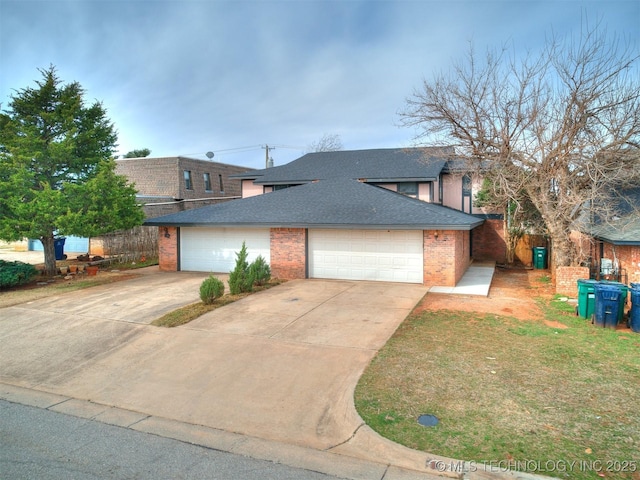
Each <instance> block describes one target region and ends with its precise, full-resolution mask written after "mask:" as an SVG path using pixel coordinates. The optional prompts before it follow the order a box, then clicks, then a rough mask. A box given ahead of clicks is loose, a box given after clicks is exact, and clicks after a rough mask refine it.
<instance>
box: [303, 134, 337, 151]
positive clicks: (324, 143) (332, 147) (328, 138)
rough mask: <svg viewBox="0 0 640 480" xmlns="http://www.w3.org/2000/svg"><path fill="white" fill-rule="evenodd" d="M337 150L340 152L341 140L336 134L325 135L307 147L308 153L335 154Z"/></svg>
mask: <svg viewBox="0 0 640 480" xmlns="http://www.w3.org/2000/svg"><path fill="white" fill-rule="evenodd" d="M339 150H342V139H341V138H340V135H338V134H336V133H333V134H329V133H325V134H324V135H323V136H322V138H320V140H318V141H317V142H313V143H310V144H309V145H308V146H307V151H308V152H337V151H339Z"/></svg>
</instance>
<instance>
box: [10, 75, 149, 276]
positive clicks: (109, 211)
mask: <svg viewBox="0 0 640 480" xmlns="http://www.w3.org/2000/svg"><path fill="white" fill-rule="evenodd" d="M40 73H41V74H42V79H41V80H39V81H36V87H27V88H24V89H21V90H18V91H16V93H15V94H14V95H13V96H12V97H11V101H10V103H9V109H8V110H7V111H4V112H2V113H0V191H1V192H2V195H0V239H3V240H8V241H12V240H19V239H21V238H25V237H28V238H38V239H40V241H41V242H42V245H43V246H44V255H45V273H46V274H47V275H54V274H55V273H56V270H57V269H56V260H55V250H54V240H55V237H56V236H57V235H79V236H95V235H101V234H104V233H107V232H110V231H114V230H120V229H127V228H132V227H134V226H136V225H139V224H141V223H142V221H143V219H144V214H143V212H142V210H141V208H140V207H138V206H137V205H136V200H135V194H136V192H135V189H134V188H133V186H132V185H130V184H128V183H127V180H126V178H125V177H121V176H118V175H116V174H115V162H114V161H113V160H112V158H113V155H114V152H115V146H116V141H117V136H116V131H115V129H114V126H113V124H112V123H111V122H110V121H109V119H108V118H107V116H106V111H105V109H104V107H103V106H102V104H101V103H99V102H94V103H93V104H91V105H89V106H87V105H85V103H84V101H83V95H84V90H83V89H82V87H81V86H80V84H79V83H77V82H73V83H70V84H67V85H62V83H61V81H60V79H59V78H58V76H57V75H56V69H55V67H53V66H51V67H49V68H48V69H43V70H40Z"/></svg>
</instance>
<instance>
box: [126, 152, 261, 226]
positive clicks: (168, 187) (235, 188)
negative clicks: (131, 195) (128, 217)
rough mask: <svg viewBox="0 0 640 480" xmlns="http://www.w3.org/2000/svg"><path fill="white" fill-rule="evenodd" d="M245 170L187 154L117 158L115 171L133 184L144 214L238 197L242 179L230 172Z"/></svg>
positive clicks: (168, 212) (152, 215)
mask: <svg viewBox="0 0 640 480" xmlns="http://www.w3.org/2000/svg"><path fill="white" fill-rule="evenodd" d="M248 170H251V169H249V168H246V167H240V166H237V165H228V164H225V163H220V162H216V161H209V160H198V159H194V158H188V157H158V158H147V157H145V158H124V159H118V160H116V173H117V174H119V175H124V176H126V177H127V178H128V179H129V181H130V182H132V183H134V184H135V187H136V189H137V190H138V199H139V200H140V201H141V203H143V204H144V211H145V214H146V216H147V218H155V217H158V216H161V215H167V214H170V213H176V212H181V211H183V210H189V209H192V208H199V207H204V206H206V205H212V204H215V203H221V202H225V201H228V200H231V199H236V198H240V197H241V195H242V191H241V181H240V180H239V179H235V178H229V176H230V175H233V174H238V173H242V172H246V171H248Z"/></svg>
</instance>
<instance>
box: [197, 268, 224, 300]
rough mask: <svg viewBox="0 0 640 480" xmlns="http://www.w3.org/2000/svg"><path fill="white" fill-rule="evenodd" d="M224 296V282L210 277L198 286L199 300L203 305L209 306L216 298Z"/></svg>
mask: <svg viewBox="0 0 640 480" xmlns="http://www.w3.org/2000/svg"><path fill="white" fill-rule="evenodd" d="M223 295H224V282H223V281H222V280H220V279H219V278H217V277H214V276H213V275H211V276H210V277H209V278H206V279H205V280H204V281H203V282H202V284H201V285H200V300H202V303H204V304H205V305H211V304H212V303H213V302H214V301H215V300H216V298H220V297H221V296H223Z"/></svg>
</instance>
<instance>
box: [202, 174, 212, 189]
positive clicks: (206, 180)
mask: <svg viewBox="0 0 640 480" xmlns="http://www.w3.org/2000/svg"><path fill="white" fill-rule="evenodd" d="M204 189H205V190H206V191H207V192H210V191H211V174H210V173H205V174H204Z"/></svg>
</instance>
